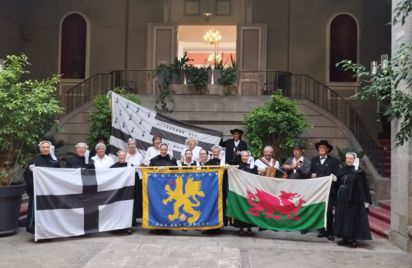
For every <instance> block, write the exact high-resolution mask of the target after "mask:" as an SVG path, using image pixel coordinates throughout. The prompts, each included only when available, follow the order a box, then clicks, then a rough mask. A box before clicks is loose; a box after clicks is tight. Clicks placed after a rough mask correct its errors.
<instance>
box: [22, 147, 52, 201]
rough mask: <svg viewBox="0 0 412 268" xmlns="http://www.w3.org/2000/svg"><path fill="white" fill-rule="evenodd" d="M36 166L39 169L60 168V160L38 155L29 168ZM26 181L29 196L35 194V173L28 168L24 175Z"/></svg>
mask: <svg viewBox="0 0 412 268" xmlns="http://www.w3.org/2000/svg"><path fill="white" fill-rule="evenodd" d="M32 164H34V165H35V166H37V167H52V168H59V167H60V163H59V161H58V160H53V159H52V158H51V156H50V155H41V154H38V155H36V156H35V157H34V159H33V161H31V162H30V163H29V166H30V165H32ZM23 177H24V180H25V182H26V191H27V194H28V195H32V194H33V172H32V171H31V170H30V168H29V167H28V168H26V170H25V171H24V174H23Z"/></svg>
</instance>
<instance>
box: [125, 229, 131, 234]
mask: <svg viewBox="0 0 412 268" xmlns="http://www.w3.org/2000/svg"><path fill="white" fill-rule="evenodd" d="M125 231H126V234H128V235H131V234H132V233H133V230H132V229H131V228H127V229H126V230H125Z"/></svg>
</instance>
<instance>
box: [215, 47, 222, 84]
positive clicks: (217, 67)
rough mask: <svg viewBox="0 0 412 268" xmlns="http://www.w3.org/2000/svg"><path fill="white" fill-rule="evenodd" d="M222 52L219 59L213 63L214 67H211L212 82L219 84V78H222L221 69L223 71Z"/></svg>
mask: <svg viewBox="0 0 412 268" xmlns="http://www.w3.org/2000/svg"><path fill="white" fill-rule="evenodd" d="M223 68H224V65H223V53H222V57H221V59H220V61H217V62H216V64H215V68H214V69H213V84H215V85H217V84H219V80H220V79H221V78H222V71H223Z"/></svg>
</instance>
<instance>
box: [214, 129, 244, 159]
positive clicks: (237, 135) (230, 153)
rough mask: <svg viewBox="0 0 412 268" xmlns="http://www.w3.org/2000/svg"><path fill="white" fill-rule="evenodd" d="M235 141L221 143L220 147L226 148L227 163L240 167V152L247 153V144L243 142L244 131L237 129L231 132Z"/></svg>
mask: <svg viewBox="0 0 412 268" xmlns="http://www.w3.org/2000/svg"><path fill="white" fill-rule="evenodd" d="M230 133H231V134H232V137H233V139H229V140H226V141H221V142H220V146H222V147H225V148H226V163H227V164H230V165H238V164H239V163H240V152H241V151H247V144H246V142H244V141H242V135H243V130H241V129H238V128H235V129H232V130H230Z"/></svg>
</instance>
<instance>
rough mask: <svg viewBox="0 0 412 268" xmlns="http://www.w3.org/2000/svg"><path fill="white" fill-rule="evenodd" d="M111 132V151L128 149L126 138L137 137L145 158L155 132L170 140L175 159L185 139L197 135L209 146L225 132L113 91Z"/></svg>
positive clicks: (183, 145) (199, 144)
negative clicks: (171, 116) (161, 110)
mask: <svg viewBox="0 0 412 268" xmlns="http://www.w3.org/2000/svg"><path fill="white" fill-rule="evenodd" d="M111 98H112V133H111V136H110V145H111V146H110V148H111V151H110V152H111V153H113V154H116V152H117V151H118V150H119V149H123V150H126V149H127V140H128V139H129V138H131V137H132V138H135V139H136V142H137V144H136V145H137V148H138V149H139V152H140V153H141V154H142V155H143V156H144V157H145V158H146V150H147V148H148V147H150V146H152V138H153V136H154V135H158V136H160V137H162V139H163V142H164V143H166V144H168V146H169V150H171V151H172V152H173V157H174V158H175V159H180V154H181V152H182V151H183V149H185V148H186V145H185V140H186V139H187V138H188V137H194V138H196V139H197V141H198V146H200V147H202V148H204V149H206V150H210V148H211V147H212V146H213V145H215V144H219V142H220V139H221V137H222V132H220V131H216V130H211V129H206V128H201V127H197V126H193V125H189V124H186V123H183V122H181V121H177V120H175V119H172V118H169V117H166V116H164V115H161V114H159V113H157V112H155V111H153V110H151V109H148V108H146V107H144V106H141V105H138V104H136V103H134V102H131V101H129V100H128V99H126V98H124V97H122V96H120V95H118V94H116V93H114V92H112V93H111Z"/></svg>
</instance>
